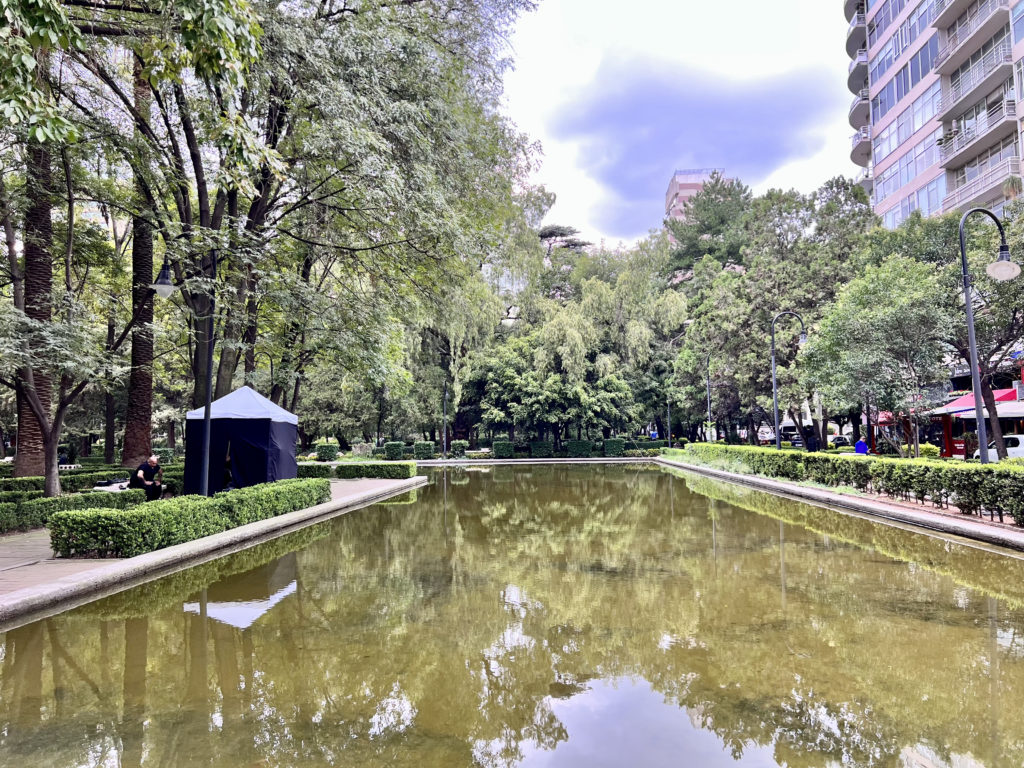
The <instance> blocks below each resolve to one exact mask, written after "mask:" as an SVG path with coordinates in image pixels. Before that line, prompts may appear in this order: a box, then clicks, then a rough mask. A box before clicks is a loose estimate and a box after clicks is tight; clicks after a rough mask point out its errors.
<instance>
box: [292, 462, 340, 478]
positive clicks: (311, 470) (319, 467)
mask: <svg viewBox="0 0 1024 768" xmlns="http://www.w3.org/2000/svg"><path fill="white" fill-rule="evenodd" d="M333 476H334V467H332V466H331V465H329V464H299V467H298V473H297V475H296V477H300V478H309V477H333Z"/></svg>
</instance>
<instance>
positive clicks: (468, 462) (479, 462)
mask: <svg viewBox="0 0 1024 768" xmlns="http://www.w3.org/2000/svg"><path fill="white" fill-rule="evenodd" d="M653 461H658V459H657V458H656V457H654V456H598V457H596V458H592V459H448V460H447V461H445V460H443V459H424V460H423V461H417V462H416V466H418V467H463V466H470V467H473V466H483V467H495V466H506V465H512V466H523V465H526V464H646V463H648V462H653Z"/></svg>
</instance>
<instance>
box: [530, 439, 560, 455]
mask: <svg viewBox="0 0 1024 768" xmlns="http://www.w3.org/2000/svg"><path fill="white" fill-rule="evenodd" d="M554 455H555V444H554V443H552V442H551V441H550V440H536V441H534V442H532V443H530V458H531V459H550V458H552V457H553V456H554Z"/></svg>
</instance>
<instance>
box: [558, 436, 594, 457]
mask: <svg viewBox="0 0 1024 768" xmlns="http://www.w3.org/2000/svg"><path fill="white" fill-rule="evenodd" d="M565 448H566V453H567V454H568V456H569V458H570V459H589V458H590V454H591V452H592V451H593V449H594V443H593V441H591V440H567V441H566V443H565Z"/></svg>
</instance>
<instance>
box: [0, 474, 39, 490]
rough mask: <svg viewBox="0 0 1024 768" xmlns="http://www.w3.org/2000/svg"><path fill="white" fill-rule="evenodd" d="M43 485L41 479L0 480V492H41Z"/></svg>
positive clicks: (7, 478)
mask: <svg viewBox="0 0 1024 768" xmlns="http://www.w3.org/2000/svg"><path fill="white" fill-rule="evenodd" d="M44 485H45V481H44V479H43V478H42V477H4V478H0V491H41V490H43V486H44Z"/></svg>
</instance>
